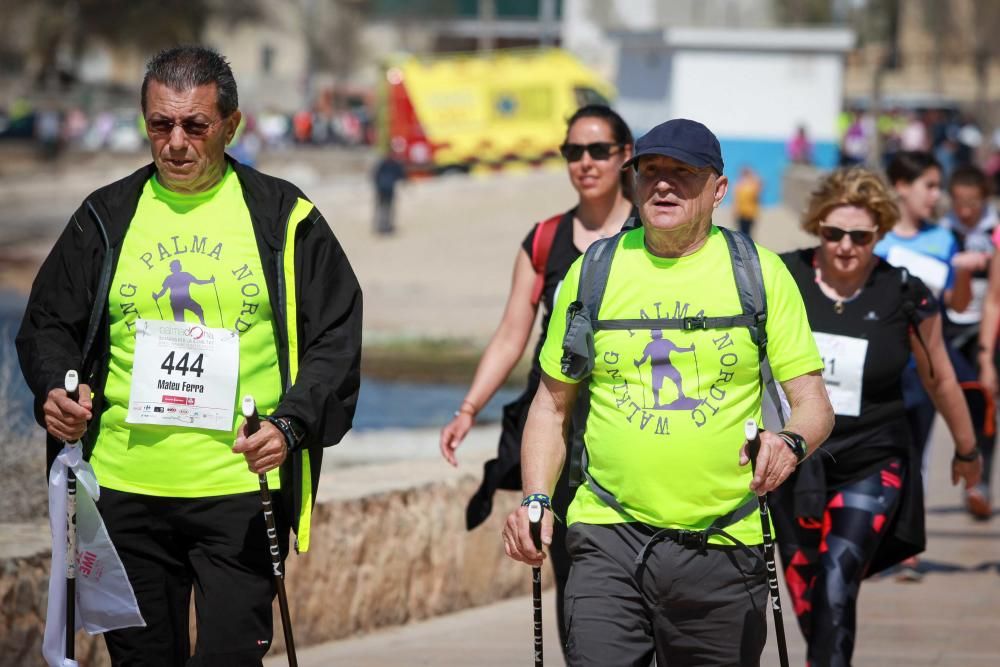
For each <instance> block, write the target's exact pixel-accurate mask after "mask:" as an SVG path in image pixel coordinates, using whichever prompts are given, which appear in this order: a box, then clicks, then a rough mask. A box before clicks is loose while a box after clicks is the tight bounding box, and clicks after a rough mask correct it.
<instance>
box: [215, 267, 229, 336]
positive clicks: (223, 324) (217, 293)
mask: <svg viewBox="0 0 1000 667" xmlns="http://www.w3.org/2000/svg"><path fill="white" fill-rule="evenodd" d="M212 289H214V290H215V305H217V306H218V307H219V326H220V327H222V328H223V329H225V328H226V323H225V321H223V319H222V302H221V301H219V288H218V287H216V286H215V276H212Z"/></svg>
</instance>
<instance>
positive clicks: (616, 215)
mask: <svg viewBox="0 0 1000 667" xmlns="http://www.w3.org/2000/svg"><path fill="white" fill-rule="evenodd" d="M560 151H561V153H562V155H563V157H564V158H565V159H566V163H567V170H568V172H569V180H570V183H571V184H572V186H573V189H574V190H576V192H577V195H578V199H577V202H576V204H575V205H574V206H573V208H571V209H569V210H568V211H566V212H565V213H563V214H561V215H559V216H555V217H554V218H552V219H551V220H550V221H546V222H542V223H538V224H537V225H535V226H534V227H533V229H532V230H531V232H529V233H528V236H527V237H526V238H525V239H524V242H523V243H522V244H521V247H520V248H519V249H518V251H517V257H516V259H515V261H514V277H513V281H512V284H511V290H510V294H509V296H508V298H507V306H506V308H505V310H504V314H503V318H502V319H501V320H500V324H499V326H498V327H497V330H496V332H495V333H494V334H493V338H492V339H491V340H490V343H489V345H487V347H486V350H485V352H484V353H483V357H482V359H480V361H479V365H478V367H477V368H476V373H475V376H474V377H473V380H472V386H471V387H470V388H469V391H468V393H467V394H466V395H465V399H464V400H463V401H462V404H461V406H460V407H459V409H458V411H456V413H455V417H454V419H452V420H451V421H450V422H449V423H448V424H447V425H446V426H445V427H444V428H443V429H442V430H441V443H440V447H441V455H442V456H443V457H444V458H445V460H446V461H448V463H450V464H451V465H453V466H454V465H457V460H456V458H455V450H456V449H457V448H458V447H459V445H461V444H462V440H464V438H465V436H466V434H467V433H468V432H469V429H470V428H472V425H473V424H474V423H475V419H476V414H477V413H478V412H479V411H480V410H481V409H482V407H483V406H484V405H486V403H487V402H488V401H489V400H490V398H491V397H492V396H493V394H494V393H496V391H497V389H499V388H500V386H501V385H503V383H504V382H506V380H507V377H508V376H509V375H510V373H511V371H512V370H513V368H514V366H515V365H516V364H517V362H518V361H519V360H520V358H521V356H522V355H523V353H524V349H525V347H526V346H527V344H528V338H529V337H530V335H531V326H532V324H533V323H534V321H535V315H536V313H537V311H538V306H539V303H542V304H543V305H544V310H543V316H542V323H541V324H542V328H541V332H542V334H541V337H540V340H539V341H538V345H537V347H536V349H535V351H534V353H533V354H532V365H531V373H530V375H529V377H528V386H527V388H526V389H525V391H524V393H523V394H522V395H521V396H520V397H519V398H517V399H516V400H515V401H514V402H513V403H510V404H509V405H506V406H504V410H503V432H502V434H501V436H500V444H499V452H498V456H497V458H496V459H494V460H492V461H489V462H488V463H487V464H486V467H485V470H484V476H483V483H482V486H480V488H479V490H478V491H477V492H476V493H475V495H474V496H473V497H472V499H471V500H470V502H469V506H468V510H467V512H466V524H467V527H468V528H469V530H472V529H473V528H475V527H476V526H478V525H479V524H480V523H482V522H483V521H485V520H486V517H488V516H489V514H490V511H491V509H492V505H493V494H494V492H495V491H496V490H497V489H510V490H520V488H521V470H520V460H521V432H522V430H523V429H524V422H525V419H526V418H527V416H528V407H529V406H530V405H531V400H532V398H534V395H535V390H536V389H537V388H538V383H539V379H540V377H541V375H540V373H541V371H540V368H539V365H538V350H540V349H541V345H542V343H544V342H545V331H546V330H547V328H548V320H549V313H550V312H551V311H552V304H553V302H554V301H555V294H556V292H557V291H558V289H559V285H560V284H561V283H562V279H563V277H564V276H565V275H566V271H568V270H569V267H570V265H571V264H572V263H573V262H574V261H575V260H576V258H578V257H579V256H580V255H581V254H582V253H583V252H584V251H586V249H587V248H588V247H589V246H590V244H591V243H593V242H594V241H596V240H597V239H599V238H604V237H606V236H612V235H614V234H616V233H618V231H620V230H621V228H622V226H623V225H624V224H625V223H626V221H627V220H628V219H629V218H630V217H631V215H632V203H631V202H630V201H629V194H628V190H627V184H629V181H628V180H627V179H628V178H629V177H630V174H627V173H625V172H623V171H622V165H623V164H624V163H625V161H626V160H628V159H629V158H630V157H631V156H632V133H631V132H630V131H629V128H628V125H626V124H625V121H624V120H622V118H621V116H619V115H618V114H617V113H615V112H614V111H612V110H611V109H609V108H608V107H606V106H599V105H590V106H585V107H583V108H581V109H579V110H577V112H576V113H574V114H573V116H571V117H570V119H569V121H568V123H567V132H566V139H565V141H564V142H563V145H562V146H561V148H560ZM543 253H547V259H546V260H545V261H544V262H542V261H540V260H541V259H542V257H541V255H542V254H543ZM536 266H537V267H538V268H537V269H536ZM565 472H566V471H564V475H563V478H562V479H561V480H560V482H559V485H558V487H557V490H556V493H555V497H554V498H553V499H552V502H553V508H552V509H553V511H554V512H555V513H556V515H557V516H565V510H566V508H567V507H568V506H569V502H570V500H571V499H572V498H571V495H570V489H569V486H568V484H567V483H566V475H565ZM556 527H557V528H556V533H555V534H554V535H553V539H552V546H551V548H550V555H551V558H552V565H553V569H554V571H555V576H556V591H557V596H556V597H557V599H556V605H557V606H556V609H557V613H558V616H559V633H560V637H563V634H564V628H563V623H562V610H563V605H562V592H563V590H564V588H565V584H566V578H567V576H568V575H569V556H568V554H566V549H565V544H564V543H565V539H564V538H565V527H564V525H563V524H561V523H559V522H556Z"/></svg>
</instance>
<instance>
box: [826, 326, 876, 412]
mask: <svg viewBox="0 0 1000 667" xmlns="http://www.w3.org/2000/svg"><path fill="white" fill-rule="evenodd" d="M813 336H814V337H815V338H816V346H817V347H818V348H819V353H820V355H821V356H822V357H823V382H824V383H825V384H826V391H827V393H828V394H829V395H830V403H831V404H832V405H833V411H834V413H835V414H838V415H844V416H846V417H857V416H858V415H860V414H861V387H862V383H863V379H862V378H863V376H864V370H865V356H866V355H867V354H868V341H867V340H865V339H863V338H851V337H849V336H838V335H836V334H828V333H822V332H820V331H815V332H813Z"/></svg>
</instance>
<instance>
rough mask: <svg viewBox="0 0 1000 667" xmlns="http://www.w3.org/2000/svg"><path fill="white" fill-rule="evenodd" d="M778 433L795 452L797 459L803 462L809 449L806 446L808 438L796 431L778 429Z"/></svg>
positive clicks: (798, 461)
mask: <svg viewBox="0 0 1000 667" xmlns="http://www.w3.org/2000/svg"><path fill="white" fill-rule="evenodd" d="M778 435H779V436H781V439H782V440H784V441H785V444H786V445H788V448H789V449H790V450H792V453H793V454H795V461H796V462H797V463H802V460H803V459H805V457H806V454H807V453H809V450H808V449H807V448H806V439H805V438H803V437H802V436H801V435H799V434H798V433H795V432H794V431H778Z"/></svg>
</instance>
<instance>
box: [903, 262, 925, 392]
mask: <svg viewBox="0 0 1000 667" xmlns="http://www.w3.org/2000/svg"><path fill="white" fill-rule="evenodd" d="M898 268H899V279H900V286H899V287H900V289H901V290H902V292H903V314H904V315H906V321H907V322H908V323H909V325H910V329H911V330H912V331H913V335H914V336H916V338H917V343H918V344H919V345H920V347H921V348H923V350H924V357H925V358H926V359H927V368H928V371H929V372H930V375H931V377H932V378H933V377H934V362H933V361H931V354H930V352H929V351H928V350H927V343H925V342H924V337H923V336H922V335H921V334H920V319H919V318H918V317H917V299H916V297H915V296H914V295H913V288H912V287H911V286H910V272H909V271H908V270H907V269H906V267H902V266H900V267H898Z"/></svg>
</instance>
